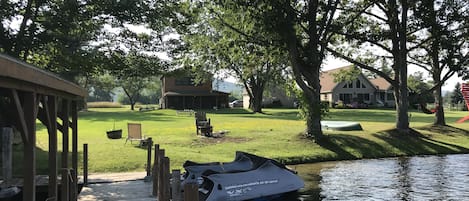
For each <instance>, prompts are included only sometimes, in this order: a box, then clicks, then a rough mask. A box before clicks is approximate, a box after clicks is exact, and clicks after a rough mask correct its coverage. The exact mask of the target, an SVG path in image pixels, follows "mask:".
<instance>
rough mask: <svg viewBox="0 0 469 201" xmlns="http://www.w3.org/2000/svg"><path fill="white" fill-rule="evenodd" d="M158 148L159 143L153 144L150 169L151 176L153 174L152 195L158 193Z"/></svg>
mask: <svg viewBox="0 0 469 201" xmlns="http://www.w3.org/2000/svg"><path fill="white" fill-rule="evenodd" d="M159 150H160V145H159V144H155V154H154V160H153V169H152V176H153V179H152V180H153V192H152V195H153V196H157V195H158V151H159Z"/></svg>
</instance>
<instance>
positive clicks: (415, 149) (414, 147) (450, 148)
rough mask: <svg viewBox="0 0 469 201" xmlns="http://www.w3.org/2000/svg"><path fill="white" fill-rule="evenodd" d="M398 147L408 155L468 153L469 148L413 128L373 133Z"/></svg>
mask: <svg viewBox="0 0 469 201" xmlns="http://www.w3.org/2000/svg"><path fill="white" fill-rule="evenodd" d="M372 135H373V136H375V137H377V138H379V139H381V140H383V141H385V142H386V143H388V144H389V145H391V146H393V147H395V148H397V149H398V150H400V151H401V152H403V153H404V154H406V155H422V154H435V153H438V154H452V153H462V152H463V153H468V152H469V149H467V148H465V147H461V146H458V145H454V144H449V143H446V142H442V141H438V140H435V139H432V138H430V137H427V136H424V135H422V134H421V133H419V132H418V131H415V130H412V132H411V134H410V135H409V134H402V133H399V132H398V131H397V130H396V129H393V130H387V131H382V132H379V133H375V134H372Z"/></svg>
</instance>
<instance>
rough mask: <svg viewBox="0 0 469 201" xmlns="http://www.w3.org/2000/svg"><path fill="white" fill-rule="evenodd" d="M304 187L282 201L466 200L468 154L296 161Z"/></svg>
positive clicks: (468, 183) (468, 177)
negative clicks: (338, 160) (299, 163)
mask: <svg viewBox="0 0 469 201" xmlns="http://www.w3.org/2000/svg"><path fill="white" fill-rule="evenodd" d="M292 168H294V169H296V171H298V173H299V175H300V176H301V177H302V178H303V179H304V180H305V188H304V189H303V190H301V191H300V192H299V193H298V195H295V196H293V197H292V198H287V200H294V201H300V200H301V201H309V200H469V154H460V155H445V156H416V157H402V158H388V159H370V160H357V161H341V162H324V163H315V164H304V165H296V166H293V167H292Z"/></svg>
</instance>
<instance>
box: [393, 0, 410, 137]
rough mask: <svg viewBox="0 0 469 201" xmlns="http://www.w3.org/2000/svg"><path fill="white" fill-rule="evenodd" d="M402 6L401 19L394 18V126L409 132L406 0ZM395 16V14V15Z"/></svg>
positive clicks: (403, 0)
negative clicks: (396, 80) (396, 84)
mask: <svg viewBox="0 0 469 201" xmlns="http://www.w3.org/2000/svg"><path fill="white" fill-rule="evenodd" d="M400 2H401V6H402V13H401V21H400V22H399V20H398V18H396V19H395V20H396V22H398V23H396V25H397V32H398V36H397V39H398V44H399V47H397V48H398V50H399V51H398V53H397V58H394V59H395V60H396V62H395V63H396V64H397V66H396V68H399V72H398V73H399V94H398V100H397V102H396V110H397V120H396V128H397V129H398V130H399V131H401V132H403V133H409V131H410V130H409V116H408V111H409V103H408V102H409V101H408V100H409V90H408V87H407V36H406V34H407V10H408V5H407V0H401V1H400ZM396 12H397V11H396ZM396 17H397V16H396Z"/></svg>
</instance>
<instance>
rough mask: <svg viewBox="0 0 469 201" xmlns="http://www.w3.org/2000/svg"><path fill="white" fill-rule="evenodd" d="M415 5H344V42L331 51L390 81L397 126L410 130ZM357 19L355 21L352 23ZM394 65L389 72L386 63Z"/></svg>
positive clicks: (393, 0)
mask: <svg viewBox="0 0 469 201" xmlns="http://www.w3.org/2000/svg"><path fill="white" fill-rule="evenodd" d="M410 8H411V5H409V4H408V2H407V1H406V0H390V1H368V0H362V1H350V2H349V3H348V4H346V5H344V7H341V8H340V9H341V11H342V13H343V15H341V17H340V20H339V21H341V22H342V23H343V25H342V26H340V27H341V29H339V30H340V31H338V32H337V34H338V35H339V36H340V37H339V39H341V40H340V42H339V43H337V44H335V46H330V47H329V48H328V50H329V51H330V52H331V53H333V54H334V55H336V56H338V57H341V58H343V59H345V60H347V61H349V62H351V63H353V64H354V65H356V66H358V67H360V68H363V69H366V70H368V71H370V72H372V73H375V74H377V75H378V76H380V77H382V78H384V79H385V80H386V81H388V82H389V83H390V84H391V85H392V86H393V89H394V97H395V98H394V99H395V104H396V112H397V115H396V128H397V129H398V130H400V131H401V132H404V133H407V132H409V117H408V86H407V71H408V69H407V65H408V62H407V54H408V47H407V45H408V42H409V41H410V40H411V39H412V37H411V35H409V33H414V32H415V31H416V30H418V29H419V27H410V26H408V21H409V15H410V14H411V13H412V12H409V9H410ZM349 22H353V23H349ZM387 63H389V64H391V66H390V67H391V69H392V73H387V68H386V67H385V65H383V64H387Z"/></svg>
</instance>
